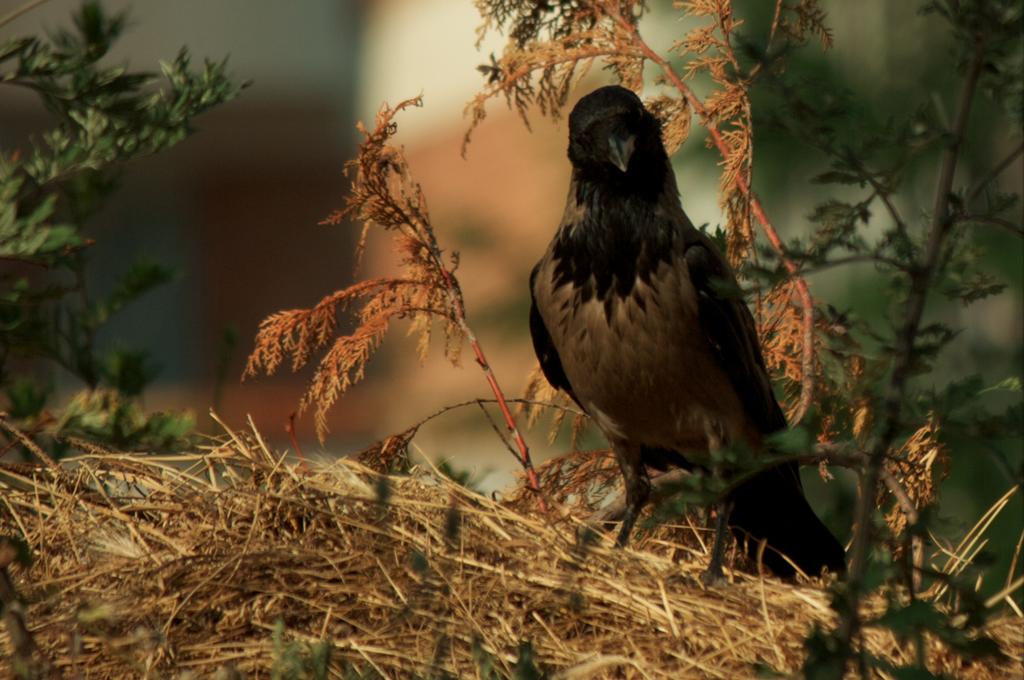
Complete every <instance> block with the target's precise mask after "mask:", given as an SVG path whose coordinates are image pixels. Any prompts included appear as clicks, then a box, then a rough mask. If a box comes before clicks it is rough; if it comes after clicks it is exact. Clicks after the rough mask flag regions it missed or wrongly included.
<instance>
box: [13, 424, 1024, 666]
mask: <svg viewBox="0 0 1024 680" xmlns="http://www.w3.org/2000/svg"><path fill="white" fill-rule="evenodd" d="M2 422H3V421H2V420H0V423H2ZM284 457H285V456H284V453H282V452H275V451H271V450H270V449H268V448H267V446H266V445H265V443H264V440H263V438H262V437H261V436H260V434H259V433H258V432H256V431H255V430H253V431H234V430H228V431H227V434H226V436H223V437H220V438H219V439H218V440H216V441H214V442H212V444H211V445H210V446H209V447H208V448H206V449H204V450H202V451H197V452H193V453H182V454H177V455H171V456H152V455H147V454H126V453H116V452H113V451H104V450H100V449H96V450H94V451H93V452H91V453H84V454H80V453H76V454H74V455H73V456H72V457H71V458H69V459H66V460H64V461H62V462H60V463H59V464H55V465H53V466H50V465H48V464H42V465H10V464H0V498H2V499H3V507H4V511H3V512H0V534H17V535H20V536H22V537H23V538H24V540H25V541H26V542H27V543H28V545H29V546H30V548H31V550H32V555H33V561H32V564H31V566H28V567H18V568H12V570H11V572H10V576H11V579H12V581H13V582H14V585H15V587H16V588H17V589H18V592H19V593H20V594H21V595H22V596H23V597H24V601H25V602H26V606H25V609H24V616H25V620H26V622H27V623H28V626H29V628H30V630H31V631H32V635H33V637H34V639H35V642H36V649H35V650H34V654H35V655H36V658H37V660H38V661H43V660H44V659H45V660H48V661H49V662H50V663H51V664H52V667H53V668H55V669H57V670H58V671H59V672H61V673H63V675H64V676H65V677H88V678H94V677H95V678H138V677H178V676H179V674H181V673H191V674H194V675H195V676H197V677H239V675H240V674H242V675H244V677H268V676H270V677H275V676H274V675H273V673H272V669H273V668H274V665H275V663H280V662H281V661H282V656H283V654H282V650H281V648H280V647H279V646H277V645H275V643H274V630H275V627H276V626H277V625H278V622H280V623H281V624H282V625H283V627H284V634H283V640H282V643H283V645H282V646H284V645H288V646H292V647H293V649H294V650H296V651H299V652H305V653H306V654H308V650H309V648H310V646H311V645H313V644H326V645H328V646H329V647H330V652H331V654H330V661H329V673H330V677H346V673H348V674H349V675H348V676H347V677H354V675H355V671H353V669H357V670H358V671H361V672H363V673H365V674H367V675H371V674H373V673H374V672H377V673H380V675H381V676H383V677H391V678H408V677H414V676H417V677H430V676H441V675H444V674H449V675H450V676H453V677H477V674H478V673H479V674H480V675H481V676H482V675H483V673H482V672H481V671H480V666H479V665H478V659H479V658H480V650H483V651H484V652H486V653H487V654H489V655H491V658H492V659H493V663H494V664H495V670H496V676H495V677H513V676H514V671H513V665H514V663H515V660H516V657H517V653H518V648H519V645H520V643H522V642H524V641H527V640H528V641H530V642H531V643H532V645H533V648H534V651H535V653H536V656H537V659H538V661H539V662H540V663H541V664H543V666H544V667H545V668H546V669H547V670H548V671H549V672H550V674H551V675H552V676H553V677H564V678H630V679H632V678H665V679H668V678H706V677H715V678H739V677H751V676H752V673H753V672H754V671H753V670H752V669H753V666H754V664H767V665H769V666H771V667H772V668H774V669H776V670H778V671H780V672H782V673H786V674H794V673H797V672H798V671H799V668H800V666H801V664H802V663H803V659H804V657H805V655H806V649H805V646H804V643H803V639H804V636H805V635H806V632H807V630H808V629H810V628H811V627H812V626H821V627H823V628H825V629H829V628H831V627H833V626H834V625H835V620H836V619H835V616H834V615H833V613H832V612H831V610H830V608H829V605H828V599H829V595H828V593H827V592H826V591H825V590H824V589H822V588H820V587H818V586H816V585H807V586H794V585H792V584H785V583H781V582H779V581H776V580H774V579H771V578H767V579H760V578H758V577H755V576H750V575H747V574H744V573H738V572H731V571H730V572H729V573H730V576H731V579H732V580H733V583H731V584H729V587H727V588H716V589H710V590H709V589H705V588H703V587H702V586H701V585H699V582H698V579H697V577H698V575H699V574H700V572H701V570H702V569H703V567H704V564H705V561H706V556H705V555H704V554H703V553H702V552H700V550H699V549H695V548H694V547H692V546H691V545H688V544H682V543H680V542H679V540H678V539H677V538H676V534H677V533H678V531H677V530H676V529H674V528H672V527H667V526H663V527H658V528H657V529H655V530H654V531H653V532H651V533H650V534H649V535H647V536H646V537H645V538H644V539H643V543H642V545H643V550H617V549H615V548H613V547H612V541H613V537H612V536H610V535H609V536H605V537H601V536H596V537H595V538H596V539H597V540H596V541H594V542H592V543H580V542H578V541H577V540H576V538H575V532H574V531H573V528H574V527H573V525H572V524H568V525H566V524H561V523H559V524H557V525H553V524H552V523H551V522H549V521H548V519H547V518H546V517H543V516H538V515H536V514H522V513H519V512H516V511H514V510H513V509H511V508H509V507H508V506H506V505H504V504H502V503H499V502H496V501H494V500H492V499H490V498H487V497H483V496H480V495H478V494H475V493H473V492H470V491H468V490H467V489H465V488H463V487H461V486H459V485H457V484H455V483H453V482H451V481H450V480H447V479H446V478H442V477H439V476H434V475H430V474H424V473H423V472H415V471H414V473H413V474H411V475H402V476H395V477H385V476H382V475H380V474H377V473H374V472H371V471H369V470H368V469H366V468H365V467H363V466H361V465H359V464H358V463H355V462H353V461H350V460H340V461H337V462H334V463H332V464H329V465H319V464H314V465H313V466H312V469H311V470H310V471H309V473H301V472H300V471H299V469H298V468H297V467H296V466H293V465H291V464H289V463H287V462H285V461H284ZM382 487H385V488H387V489H388V498H387V502H386V504H385V503H382V500H383V499H382V498H381V493H380V491H379V490H380V489H381V488H382ZM567 521H570V522H571V520H567ZM982 533H983V532H982ZM972 535H973V534H972ZM977 535H978V536H980V535H981V534H980V533H979V534H977ZM982 540H983V539H982ZM969 552H970V551H969V546H965V552H964V553H962V554H960V555H959V557H958V559H967V558H966V557H965V556H966V555H967V554H968V553H969ZM937 568H938V566H937ZM993 606H994V605H993ZM863 608H864V612H865V615H870V616H878V615H880V614H881V613H882V612H883V611H884V610H885V608H886V602H885V600H884V599H883V598H882V597H877V596H876V597H871V598H868V599H867V600H866V601H865V602H864V604H863ZM985 633H986V634H988V635H990V636H992V637H993V638H994V639H995V640H997V641H998V643H999V645H1000V646H1001V648H1002V649H1003V651H1004V652H1005V654H1006V657H1004V658H1002V659H991V660H987V661H984V662H983V661H974V662H965V661H964V660H963V658H962V657H961V656H960V655H959V654H957V653H956V652H955V651H953V650H951V649H950V648H948V647H947V646H945V645H944V644H943V643H941V642H940V641H938V640H936V639H935V638H933V637H931V636H930V635H928V636H927V637H926V646H925V650H924V652H923V655H924V658H925V660H926V662H927V667H928V669H929V670H931V671H932V672H935V673H943V674H946V675H947V676H948V677H956V678H965V679H972V678H977V679H979V680H995V679H996V678H1008V677H1017V676H1019V674H1020V673H1021V672H1022V671H1024V667H1022V661H1021V659H1022V658H1024V640H1022V639H1021V636H1020V620H1019V619H1018V618H1016V617H1014V616H1012V615H1010V614H1008V613H1007V614H1001V615H996V616H994V617H993V618H992V620H991V622H989V623H988V624H987V625H986V627H985ZM14 642H15V640H14V638H13V637H12V635H11V633H10V632H9V630H8V629H7V628H6V627H0V658H4V659H9V658H10V655H11V654H12V651H13V645H14ZM863 645H864V646H865V648H866V649H867V650H868V651H869V653H870V654H872V655H873V656H875V657H878V658H882V659H885V660H886V661H888V662H890V663H892V664H893V665H896V666H899V665H907V664H910V663H912V662H913V661H914V659H915V650H914V647H913V646H911V645H907V644H906V641H905V640H903V639H901V638H900V637H898V636H896V635H895V634H894V633H892V632H891V631H888V630H886V629H884V628H880V627H872V628H871V629H869V630H867V631H866V632H865V635H864V637H863ZM438 650H441V651H440V652H439V651H438ZM277 671H278V672H280V673H281V677H285V676H284V674H283V672H282V669H281V667H280V666H279V667H278V668H277ZM218 674H219V675H218Z"/></svg>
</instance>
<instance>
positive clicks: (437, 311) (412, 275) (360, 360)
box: [245, 97, 544, 508]
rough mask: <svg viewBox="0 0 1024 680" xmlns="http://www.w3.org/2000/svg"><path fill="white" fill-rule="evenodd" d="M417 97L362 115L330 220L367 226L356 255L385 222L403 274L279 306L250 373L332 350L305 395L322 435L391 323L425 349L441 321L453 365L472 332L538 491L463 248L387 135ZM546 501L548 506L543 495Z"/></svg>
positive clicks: (400, 443) (398, 447)
mask: <svg viewBox="0 0 1024 680" xmlns="http://www.w3.org/2000/svg"><path fill="white" fill-rule="evenodd" d="M421 104H422V102H421V100H420V98H419V97H416V98H413V99H407V100H405V101H403V102H401V103H399V104H398V105H397V106H394V107H390V106H387V105H385V106H383V107H382V108H381V110H380V112H379V113H378V114H377V119H376V121H375V124H374V127H373V129H372V130H371V129H368V128H366V127H365V126H364V125H363V124H362V123H359V125H358V126H357V127H358V129H359V131H360V132H361V133H362V134H363V141H362V143H361V144H360V145H359V154H358V156H356V158H355V160H352V161H350V162H349V163H347V164H346V165H345V173H346V175H347V176H348V177H349V178H350V182H351V185H350V190H349V195H348V197H347V198H346V200H345V205H344V207H343V208H341V209H340V210H337V211H335V212H334V213H332V214H331V215H329V216H328V217H327V218H325V220H324V222H326V223H328V224H340V223H342V222H344V221H348V220H351V221H353V222H356V223H358V224H360V225H361V232H360V236H359V241H358V244H357V246H356V251H357V252H356V255H357V258H356V259H357V263H358V260H359V257H360V256H361V255H362V252H363V249H364V248H365V245H366V239H367V236H368V234H369V232H370V230H371V229H373V228H375V227H376V228H379V229H382V230H383V231H385V232H387V233H388V234H389V235H390V237H391V244H392V247H393V248H394V250H395V252H396V253H397V255H398V258H399V265H400V269H401V275H400V276H392V277H382V278H376V279H370V280H367V281H361V282H359V283H356V284H354V285H352V286H349V287H348V288H345V289H344V290H341V291H337V292H335V293H332V294H331V295H328V296H326V297H325V298H323V299H322V300H321V301H320V302H318V303H317V304H316V305H315V306H314V307H313V308H311V309H298V310H289V311H286V312H279V313H277V314H274V315H272V316H270V317H269V318H267V319H266V320H264V321H263V323H262V324H260V329H259V332H258V334H257V336H256V347H255V349H254V350H253V352H252V354H251V355H250V356H249V360H248V364H247V366H246V370H245V375H246V376H251V375H256V374H257V373H261V372H262V373H267V374H271V373H273V372H275V371H276V370H277V369H278V368H279V367H280V365H281V363H282V362H283V361H284V360H285V359H286V358H288V357H290V359H291V367H292V370H293V371H297V370H298V369H300V368H302V367H303V366H305V365H306V364H307V363H308V362H309V361H310V359H311V357H312V355H313V353H314V352H316V351H320V350H323V349H324V348H325V347H327V346H328V345H330V347H329V349H327V351H326V352H325V353H324V355H323V357H322V358H321V359H320V361H319V363H318V365H317V368H316V371H315V373H314V375H313V379H312V381H311V383H310V385H309V388H308V389H307V390H306V393H305V394H304V395H303V397H302V401H301V403H300V411H304V410H306V409H310V408H311V409H313V411H314V415H315V420H316V431H317V436H318V437H319V438H320V440H321V441H323V440H324V439H325V438H326V435H327V412H328V410H329V409H330V408H331V407H332V406H333V405H334V404H335V403H336V402H337V400H338V399H339V398H340V397H341V395H343V394H344V393H345V392H346V391H347V390H348V389H349V388H351V387H352V386H353V385H354V384H355V383H357V382H359V381H360V380H362V379H363V377H364V375H365V372H366V364H367V363H368V362H369V360H370V358H371V357H372V356H373V353H374V352H375V351H376V350H377V348H379V347H380V344H381V342H382V341H383V340H384V336H385V335H386V334H387V332H388V330H389V329H390V327H391V324H392V322H394V321H395V320H399V319H406V320H409V321H410V322H411V323H410V332H411V333H414V334H417V335H418V336H419V355H420V358H421V359H423V358H425V357H426V353H427V350H428V348H429V345H430V339H431V335H432V331H433V330H434V327H435V323H437V322H439V323H440V326H441V328H442V331H443V335H444V348H445V355H446V357H447V358H448V360H449V361H451V362H452V363H453V364H457V363H458V361H459V356H460V354H461V351H462V342H463V339H466V340H468V342H469V344H470V346H471V347H472V349H473V354H474V357H475V358H476V361H477V363H478V364H479V366H480V368H481V370H482V371H483V372H484V375H485V377H486V379H487V382H488V385H489V386H490V388H491V391H492V392H493V393H494V396H495V399H496V401H497V403H498V406H499V408H500V409H501V412H502V415H503V417H504V419H505V425H506V426H507V428H508V430H509V432H510V433H511V435H512V438H513V440H514V441H515V443H516V446H517V447H518V453H517V455H518V457H519V462H520V464H521V465H522V466H523V468H524V469H525V471H526V474H527V477H528V478H529V480H530V487H531V488H532V489H533V490H534V491H535V492H539V486H538V485H537V479H536V473H535V472H534V470H533V466H532V463H531V462H530V452H529V449H528V448H527V446H526V442H525V440H523V438H522V435H520V433H519V430H518V428H517V426H516V423H515V419H514V418H513V416H512V413H511V411H510V410H509V407H508V404H507V403H506V400H505V397H504V394H503V393H502V391H501V388H500V386H499V385H498V381H497V378H496V377H495V376H494V372H493V371H492V370H491V367H490V365H489V364H488V363H487V359H486V357H485V356H484V352H483V349H482V348H481V347H480V343H479V342H477V339H476V336H475V334H474V333H473V331H472V329H471V328H470V327H469V324H468V323H467V322H466V308H465V303H464V301H463V296H462V289H461V287H460V286H459V282H458V280H457V279H456V278H455V274H454V272H455V269H456V268H457V267H458V264H459V258H458V254H457V253H452V254H451V255H450V256H448V257H447V258H445V257H444V255H443V254H442V251H441V248H440V246H439V245H438V243H437V238H436V237H435V235H434V228H433V226H432V225H431V223H430V216H429V213H428V211H427V200H426V197H425V195H424V193H423V189H422V188H421V186H420V185H419V183H417V182H416V181H414V180H413V179H412V176H411V173H410V172H409V166H408V163H407V161H406V159H405V156H404V154H403V153H402V150H401V149H400V148H398V147H395V146H393V145H392V144H391V143H390V140H391V138H392V137H393V136H394V135H395V133H396V132H397V124H396V123H395V121H394V118H395V115H396V114H397V113H398V112H399V111H402V110H404V109H406V108H408V107H410V106H420V105H421ZM349 308H352V309H353V310H354V312H355V318H356V325H355V330H353V331H352V332H351V333H349V334H347V335H342V336H337V337H335V335H336V331H337V324H338V314H339V313H341V312H343V311H345V310H346V309H349ZM414 434H415V428H413V429H411V430H407V431H406V432H404V433H401V434H399V435H396V436H395V437H393V438H391V441H392V445H387V444H386V442H385V444H384V445H382V446H381V447H380V452H379V453H378V454H377V456H378V457H381V458H383V459H388V462H391V461H390V459H391V458H394V457H396V456H400V455H404V448H405V445H406V444H408V441H409V439H411V437H412V436H413V435H414ZM541 507H542V508H544V504H543V501H541Z"/></svg>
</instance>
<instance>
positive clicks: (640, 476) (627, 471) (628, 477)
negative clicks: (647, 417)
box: [612, 443, 651, 548]
mask: <svg viewBox="0 0 1024 680" xmlns="http://www.w3.org/2000/svg"><path fill="white" fill-rule="evenodd" d="M612 448H613V449H614V450H615V459H616V460H617V461H619V468H620V469H621V470H622V478H623V481H624V482H625V485H626V512H625V514H624V515H623V517H622V528H621V529H619V537H618V538H617V539H615V545H616V546H618V547H620V548H622V547H625V545H626V543H628V542H629V535H630V533H631V532H632V531H633V525H634V524H636V519H637V517H639V516H640V511H641V510H642V509H643V507H644V504H646V503H647V499H648V498H649V497H650V495H651V480H650V478H649V477H648V476H647V469H646V468H645V467H644V465H643V463H642V462H641V461H640V447H638V446H630V445H628V444H622V443H617V444H613V446H612Z"/></svg>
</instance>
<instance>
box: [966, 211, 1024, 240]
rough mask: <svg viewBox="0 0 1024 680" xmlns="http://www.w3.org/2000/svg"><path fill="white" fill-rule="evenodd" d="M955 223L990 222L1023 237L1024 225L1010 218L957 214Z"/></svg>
mask: <svg viewBox="0 0 1024 680" xmlns="http://www.w3.org/2000/svg"><path fill="white" fill-rule="evenodd" d="M956 222H957V224H960V223H964V222H974V223H975V224H991V225H993V226H996V227H999V228H1001V229H1005V230H1006V231H1008V232H1010V233H1011V234H1013V235H1014V236H1020V237H1021V238H1024V227H1021V226H1020V225H1018V224H1014V223H1013V222H1011V221H1010V220H1004V219H1003V218H1002V217H994V216H992V215H959V216H957V218H956Z"/></svg>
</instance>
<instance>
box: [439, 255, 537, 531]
mask: <svg viewBox="0 0 1024 680" xmlns="http://www.w3.org/2000/svg"><path fill="white" fill-rule="evenodd" d="M433 247H434V250H435V253H434V257H435V259H436V260H437V265H438V267H439V268H440V270H441V276H442V277H443V278H444V282H445V285H446V286H447V287H448V296H449V299H450V301H451V308H452V312H453V313H454V315H455V321H456V323H458V324H459V328H460V329H462V333H463V335H465V336H466V340H467V341H468V342H469V346H470V347H472V348H473V355H474V358H475V359H476V363H477V364H478V365H479V366H480V369H481V370H482V371H483V372H484V377H485V378H487V384H488V385H490V387H491V392H493V393H494V398H495V399H496V400H497V402H498V409H499V410H500V411H501V415H502V418H504V419H505V425H506V427H508V431H509V432H510V433H511V435H512V439H513V440H514V441H515V443H516V448H517V449H518V450H519V464H520V465H522V466H523V470H524V471H525V472H526V481H527V484H528V485H529V487H530V490H531V491H533V492H534V493H535V494H536V495H537V505H538V506H539V507H540V510H541V512H547V511H548V506H547V503H546V502H545V501H544V496H543V495H541V490H540V479H538V477H537V471H536V470H535V469H534V467H533V461H532V460H531V459H530V448H529V447H528V446H527V445H526V440H525V439H523V435H522V433H520V432H519V426H518V425H516V419H515V416H513V415H512V410H511V409H509V407H508V401H507V400H506V399H505V393H504V392H503V391H502V389H501V386H500V385H499V384H498V379H497V377H495V375H494V371H493V370H491V365H490V364H489V363H488V362H487V356H486V355H485V354H484V350H483V348H482V347H481V346H480V341H479V340H477V337H476V333H474V332H473V329H472V328H470V327H469V323H467V322H466V305H465V303H464V302H463V300H462V289H461V288H460V287H459V284H458V282H457V281H456V280H455V277H454V276H453V275H452V272H451V271H449V269H448V268H447V267H445V266H444V264H443V263H442V262H441V258H440V254H439V252H438V251H437V246H436V244H434V246H433Z"/></svg>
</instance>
